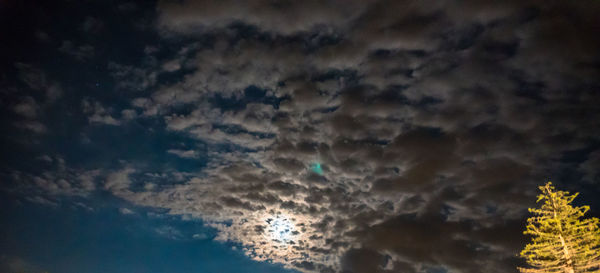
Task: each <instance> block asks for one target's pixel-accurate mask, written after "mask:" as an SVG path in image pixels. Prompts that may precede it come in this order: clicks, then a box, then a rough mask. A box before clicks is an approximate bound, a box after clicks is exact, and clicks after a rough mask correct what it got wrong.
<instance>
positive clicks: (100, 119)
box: [81, 99, 121, 126]
mask: <svg viewBox="0 0 600 273" xmlns="http://www.w3.org/2000/svg"><path fill="white" fill-rule="evenodd" d="M81 107H82V110H83V113H85V114H87V115H89V116H88V121H89V122H90V123H101V124H106V125H115V126H116V125H120V124H121V121H120V120H117V119H115V118H114V117H112V116H111V114H110V112H111V109H110V108H109V109H106V108H104V106H102V105H101V104H100V103H99V102H97V101H91V100H88V99H84V100H83V101H82V102H81Z"/></svg>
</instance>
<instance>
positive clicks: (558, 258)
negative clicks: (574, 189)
mask: <svg viewBox="0 0 600 273" xmlns="http://www.w3.org/2000/svg"><path fill="white" fill-rule="evenodd" d="M539 189H540V190H541V191H542V194H540V195H539V196H538V200H537V202H540V201H543V204H542V206H541V208H530V209H529V212H531V213H532V214H533V215H534V216H532V217H531V218H529V219H527V228H526V230H525V232H524V234H528V235H531V236H532V237H533V238H532V240H531V243H529V244H527V245H526V246H525V249H523V251H521V254H520V255H521V257H523V258H525V259H526V261H527V263H528V264H529V265H530V266H531V267H530V268H519V271H521V272H523V273H541V272H544V273H545V272H564V273H579V272H600V230H599V229H598V218H588V219H581V218H582V217H583V216H584V214H585V213H586V212H587V211H588V210H589V209H590V207H589V206H582V207H574V206H572V205H571V202H573V199H575V197H577V195H578V193H575V194H569V192H566V191H557V190H556V189H555V188H554V187H553V186H552V183H551V182H548V183H547V184H546V185H544V186H540V187H539Z"/></svg>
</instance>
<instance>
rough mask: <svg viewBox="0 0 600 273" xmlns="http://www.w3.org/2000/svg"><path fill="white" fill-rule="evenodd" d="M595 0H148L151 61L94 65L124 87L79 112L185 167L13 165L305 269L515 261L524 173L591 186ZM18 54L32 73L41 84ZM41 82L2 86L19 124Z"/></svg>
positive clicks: (526, 189)
mask: <svg viewBox="0 0 600 273" xmlns="http://www.w3.org/2000/svg"><path fill="white" fill-rule="evenodd" d="M598 11H600V2H597V1H579V2H566V1H562V2H559V1H550V2H545V3H543V4H539V3H537V2H534V1H504V2H502V3H501V4H500V3H497V4H494V3H487V2H484V1H466V2H461V3H460V4H459V3H455V2H453V1H303V2H297V3H296V2H293V1H292V2H285V1H284V2H273V1H241V2H239V1H159V3H158V4H157V6H156V12H157V18H156V21H155V23H154V24H152V26H154V27H155V28H156V29H153V31H155V32H156V33H158V35H159V36H158V37H159V39H161V41H164V44H163V45H162V46H161V45H160V44H159V45H158V46H156V45H155V46H154V47H150V46H147V47H146V51H145V52H146V53H147V56H145V58H147V59H146V60H148V59H149V60H152V61H145V62H142V63H141V64H138V65H137V66H135V65H129V64H119V63H118V61H113V62H111V63H110V64H109V65H108V69H109V70H110V74H111V76H112V77H113V80H114V81H115V89H116V90H119V91H118V92H125V93H126V94H127V95H126V97H127V101H126V102H125V103H123V104H119V105H116V104H115V105H109V104H110V103H108V102H107V100H104V102H102V101H101V98H98V99H96V98H93V96H92V95H90V96H89V97H85V98H82V99H81V100H80V101H79V108H80V111H81V114H82V115H84V116H85V117H86V120H85V122H84V123H85V124H86V126H89V127H102V126H106V127H111V126H112V127H122V128H130V127H135V126H138V127H145V128H146V129H148V133H147V134H146V135H144V137H150V135H152V134H156V132H158V131H160V132H162V133H164V134H166V135H169V136H173V139H175V138H176V139H177V140H174V141H173V142H172V143H169V144H168V145H167V146H168V147H167V148H166V149H164V151H163V152H164V154H165V157H167V156H170V157H175V158H177V160H183V161H186V160H187V161H194V160H197V161H198V165H201V166H202V168H201V169H199V170H198V169H196V170H194V171H186V170H178V168H177V165H169V166H168V167H167V168H163V169H162V170H160V171H152V170H150V169H151V168H150V167H149V166H150V164H147V163H146V160H148V161H149V160H150V159H147V158H144V157H143V156H142V157H140V158H137V159H130V160H126V161H123V162H119V163H118V164H116V166H118V167H117V168H116V169H115V168H105V169H102V170H94V169H92V168H73V167H68V166H66V165H65V163H64V162H63V161H60V158H53V157H50V156H46V157H44V160H42V161H44V162H49V163H48V164H50V165H52V164H53V165H55V168H54V170H53V171H50V172H48V173H47V174H44V175H41V176H39V175H38V176H35V175H30V174H25V173H20V172H14V173H13V174H12V175H13V176H14V179H15V180H19V181H23V182H22V183H23V185H21V186H19V187H31V188H35V189H36V191H40V192H41V193H40V194H39V195H36V196H38V197H39V198H46V199H43V200H46V201H47V202H55V201H52V200H54V199H53V198H56V196H73V195H77V196H86V195H87V194H89V193H91V192H94V191H97V190H100V189H101V190H105V191H108V192H110V193H112V194H114V195H115V196H117V197H120V198H122V199H125V200H127V201H129V202H131V203H132V204H134V205H138V206H148V207H153V208H161V209H166V210H167V211H168V213H170V214H176V215H182V216H185V217H190V216H191V217H196V218H201V219H203V220H204V221H205V223H207V225H209V226H212V227H214V228H216V229H217V230H218V235H217V237H216V238H215V239H216V240H222V241H232V242H236V243H239V244H241V245H242V246H243V250H244V251H245V252H246V253H247V255H248V256H250V257H252V258H254V259H257V260H268V261H272V262H276V263H282V264H284V265H286V266H287V267H290V268H294V269H297V270H300V271H304V272H346V273H350V272H353V273H363V272H365V273H366V272H369V273H372V272H389V273H391V272H437V271H434V270H442V271H440V272H446V271H448V272H463V273H467V272H490V273H493V272H514V271H515V266H516V265H517V264H519V261H518V260H517V259H516V258H515V253H517V251H518V249H519V248H520V247H521V244H522V243H523V238H522V237H520V236H521V235H520V234H521V229H522V225H523V217H524V216H525V215H526V208H527V207H528V206H532V205H533V201H534V200H535V197H534V196H535V195H536V192H535V189H536V187H535V186H536V185H538V184H541V183H543V182H545V180H546V179H547V178H548V177H564V178H577V177H580V179H579V180H577V181H581V182H580V183H584V184H586V185H588V186H586V187H591V188H596V189H597V188H598V186H597V185H598V182H599V180H598V177H599V176H598V173H597V169H598V167H599V166H598V162H599V160H598V158H599V156H598V154H599V151H600V147H599V146H598V143H600V142H599V139H598V136H599V135H600V131H599V129H598V128H600V124H599V120H600V119H598V118H597V117H598V116H599V114H600V108H599V107H598V106H597V105H598V102H600V96H599V95H598V87H599V86H600V82H599V81H598V79H600V70H599V67H600V66H599V64H600V55H599V54H598V49H599V48H600V38H597V37H598V35H596V34H597V32H598V28H599V27H600V19H598V18H599V17H598V16H596V14H597V12H598ZM96 23H100V22H96ZM181 41H184V42H181ZM172 45H176V46H172ZM173 47H176V49H175V50H173ZM18 66H19V69H20V71H21V74H20V75H21V76H20V77H21V81H22V82H24V83H26V84H27V85H28V86H29V88H31V89H33V90H38V89H43V88H44V87H43V86H58V85H56V84H54V85H51V84H50V83H49V82H48V80H46V79H45V76H44V75H43V73H42V72H35V70H34V68H33V67H31V66H27V65H24V64H19V65H18ZM53 92H54V91H53ZM127 92H128V93H127ZM47 94H48V95H47V97H48V98H47V99H46V101H50V98H58V97H59V95H56V94H60V93H56V92H55V93H51V92H50V91H48V93H47ZM52 94H54V95H52ZM98 97H101V96H98ZM37 99H38V100H40V98H39V97H38V98H37ZM38 100H36V99H34V98H33V97H30V96H26V97H22V98H21V99H20V100H18V101H15V102H14V103H11V107H10V108H9V109H11V111H13V113H14V115H15V116H17V117H18V118H19V119H22V120H27V122H29V123H19V125H18V126H17V127H19V126H20V127H22V128H26V129H29V130H31V131H33V132H35V133H43V132H45V131H46V130H47V128H46V126H44V125H43V124H42V123H40V122H41V121H39V120H38V119H39V118H40V114H39V113H40V112H41V111H43V107H44V106H43V105H40V102H39V101H38ZM108 101H110V100H108ZM46 103H50V102H46ZM17 117H16V118H17ZM36 122H38V123H39V125H37V126H36V125H35V124H37V123H36ZM27 124H29V125H27ZM181 139H184V140H185V141H179V140H181ZM573 153H576V154H577V156H576V158H577V159H576V160H572V159H570V157H569V155H570V154H573ZM187 161H186V162H187ZM200 161H201V162H200ZM53 162H54V163H53ZM317 163H318V164H321V168H322V173H321V172H315V171H314V169H311V167H312V166H313V164H317ZM565 170H571V171H574V172H576V174H573V175H572V176H567V175H563V174H564V173H565ZM559 182H560V181H559ZM563 182H565V183H566V182H567V181H563ZM572 187H573V188H575V189H577V187H579V186H577V185H574V186H572ZM15 191H18V190H17V189H15ZM49 196H50V197H49ZM32 198H33V197H32ZM32 201H34V200H33V199H32ZM38 202H40V203H43V201H42V200H41V199H40V200H38ZM121 212H122V213H123V214H130V213H133V211H132V210H130V209H127V208H124V209H123V210H121ZM273 223H278V224H273ZM281 223H285V224H281ZM282 225H284V226H285V230H283V231H282V230H281V226H282ZM157 232H163V233H168V234H170V236H172V237H177V233H176V231H173V230H170V229H168V227H165V228H163V229H161V230H157ZM282 232H283V233H285V236H284V235H282Z"/></svg>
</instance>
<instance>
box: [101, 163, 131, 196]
mask: <svg viewBox="0 0 600 273" xmlns="http://www.w3.org/2000/svg"><path fill="white" fill-rule="evenodd" d="M134 172H135V169H133V168H131V167H126V168H123V169H121V170H117V171H114V172H111V173H109V174H108V175H107V176H106V180H105V182H104V189H106V190H109V191H112V192H121V191H126V190H127V189H128V188H129V185H130V184H131V180H130V179H129V175H130V174H132V173H134Z"/></svg>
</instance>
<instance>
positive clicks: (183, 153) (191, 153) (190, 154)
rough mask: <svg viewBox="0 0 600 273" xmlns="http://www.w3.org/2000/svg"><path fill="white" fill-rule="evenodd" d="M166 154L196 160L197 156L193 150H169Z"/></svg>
mask: <svg viewBox="0 0 600 273" xmlns="http://www.w3.org/2000/svg"><path fill="white" fill-rule="evenodd" d="M167 153H170V154H174V155H177V156H179V157H183V158H197V157H198V154H197V153H196V151H194V150H177V149H169V150H167Z"/></svg>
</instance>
